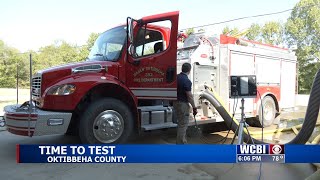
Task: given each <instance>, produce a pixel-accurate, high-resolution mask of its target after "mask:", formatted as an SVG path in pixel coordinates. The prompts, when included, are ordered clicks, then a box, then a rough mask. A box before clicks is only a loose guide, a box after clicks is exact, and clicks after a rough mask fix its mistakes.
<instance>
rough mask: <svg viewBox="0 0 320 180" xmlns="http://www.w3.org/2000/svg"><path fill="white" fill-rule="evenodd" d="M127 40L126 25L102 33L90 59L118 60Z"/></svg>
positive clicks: (90, 54) (91, 52)
mask: <svg viewBox="0 0 320 180" xmlns="http://www.w3.org/2000/svg"><path fill="white" fill-rule="evenodd" d="M125 40H126V27H125V26H120V27H116V28H113V29H110V30H108V31H106V32H104V33H102V34H101V35H100V36H99V37H98V38H97V40H96V41H95V43H94V45H93V47H92V49H91V51H90V53H89V56H88V59H87V60H88V61H116V60H118V59H119V56H120V53H121V50H122V47H123V45H124V43H125Z"/></svg>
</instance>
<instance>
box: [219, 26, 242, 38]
mask: <svg viewBox="0 0 320 180" xmlns="http://www.w3.org/2000/svg"><path fill="white" fill-rule="evenodd" d="M239 33H240V31H239V29H238V28H236V27H235V28H232V29H231V28H230V27H229V26H226V27H224V28H223V30H222V34H224V35H228V36H235V35H237V34H239Z"/></svg>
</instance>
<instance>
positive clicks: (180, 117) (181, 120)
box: [173, 63, 198, 144]
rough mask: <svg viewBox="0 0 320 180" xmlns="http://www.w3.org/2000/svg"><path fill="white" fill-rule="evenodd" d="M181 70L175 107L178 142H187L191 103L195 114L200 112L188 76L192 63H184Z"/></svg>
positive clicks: (178, 77)
mask: <svg viewBox="0 0 320 180" xmlns="http://www.w3.org/2000/svg"><path fill="white" fill-rule="evenodd" d="M181 70H182V72H181V73H180V74H178V76H177V91H178V92H177V101H175V102H174V104H173V108H174V110H175V113H176V116H177V123H178V130H177V139H176V143H177V144H186V143H187V138H186V132H187V128H188V123H189V108H190V106H189V103H190V104H191V106H192V109H193V115H194V116H195V115H197V113H198V112H197V108H196V106H195V103H194V100H193V95H192V93H191V86H192V83H191V81H190V80H189V78H188V75H189V74H190V71H191V64H190V63H184V64H183V65H182V68H181Z"/></svg>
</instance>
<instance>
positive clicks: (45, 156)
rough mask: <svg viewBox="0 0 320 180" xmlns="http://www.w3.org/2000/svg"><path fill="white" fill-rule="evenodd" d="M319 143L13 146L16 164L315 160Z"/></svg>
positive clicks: (288, 161)
mask: <svg viewBox="0 0 320 180" xmlns="http://www.w3.org/2000/svg"><path fill="white" fill-rule="evenodd" d="M319 152H320V146H319V145H274V144H262V145H17V152H16V153H17V162H18V163H254V162H265V163H319V162H320V153H319Z"/></svg>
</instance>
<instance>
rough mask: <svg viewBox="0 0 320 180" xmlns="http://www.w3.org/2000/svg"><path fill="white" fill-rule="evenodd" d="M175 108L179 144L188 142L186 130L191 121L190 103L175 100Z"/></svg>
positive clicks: (177, 141)
mask: <svg viewBox="0 0 320 180" xmlns="http://www.w3.org/2000/svg"><path fill="white" fill-rule="evenodd" d="M173 108H174V111H175V114H176V116H177V123H178V130H177V140H176V143H177V144H186V143H187V138H186V132H187V128H188V123H189V108H190V106H189V103H186V102H181V101H175V102H174V103H173Z"/></svg>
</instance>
